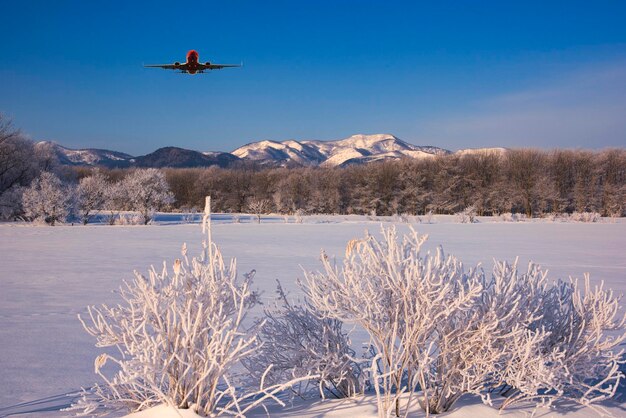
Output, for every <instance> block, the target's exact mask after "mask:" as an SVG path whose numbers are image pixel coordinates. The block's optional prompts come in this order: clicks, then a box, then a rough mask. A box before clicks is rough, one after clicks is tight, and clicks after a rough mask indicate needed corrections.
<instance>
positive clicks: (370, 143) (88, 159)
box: [36, 134, 505, 168]
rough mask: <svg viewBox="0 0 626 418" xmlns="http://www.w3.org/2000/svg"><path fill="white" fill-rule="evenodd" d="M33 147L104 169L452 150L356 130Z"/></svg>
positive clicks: (364, 159) (351, 160)
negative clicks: (131, 149) (185, 143)
mask: <svg viewBox="0 0 626 418" xmlns="http://www.w3.org/2000/svg"><path fill="white" fill-rule="evenodd" d="M36 146H37V147H45V148H47V149H48V150H49V151H50V152H51V153H52V154H54V155H55V156H56V157H57V159H58V161H59V163H60V164H62V165H72V166H104V167H108V168H127V167H154V168H165V167H171V168H191V167H210V166H219V167H223V168H227V167H231V166H234V165H237V164H240V163H245V162H251V163H254V164H256V165H259V166H262V167H292V166H320V167H337V166H346V165H351V164H367V163H370V162H375V161H382V160H397V159H402V158H410V159H423V158H434V157H436V156H437V155H447V154H452V151H449V150H447V149H444V148H440V147H436V146H432V145H413V144H410V143H408V142H406V141H403V140H401V139H399V138H397V137H396V136H394V135H391V134H373V135H366V134H356V135H352V136H350V137H348V138H343V139H339V140H333V141H318V140H299V141H297V140H293V139H289V140H285V141H273V140H269V139H266V140H261V141H256V142H250V143H248V144H245V145H242V146H240V147H238V148H236V149H235V150H233V151H232V152H220V151H195V150H189V149H185V148H180V147H173V146H168V147H161V148H158V149H157V150H155V151H153V152H151V153H148V154H146V155H141V156H132V155H129V154H126V153H122V152H118V151H110V150H105V149H97V148H85V149H72V148H67V147H64V146H62V145H60V144H58V143H56V142H52V141H41V142H38V143H37V144H36ZM504 151H505V149H504V148H478V149H465V150H459V151H457V152H456V153H459V154H460V155H467V154H476V153H493V152H497V153H501V152H504Z"/></svg>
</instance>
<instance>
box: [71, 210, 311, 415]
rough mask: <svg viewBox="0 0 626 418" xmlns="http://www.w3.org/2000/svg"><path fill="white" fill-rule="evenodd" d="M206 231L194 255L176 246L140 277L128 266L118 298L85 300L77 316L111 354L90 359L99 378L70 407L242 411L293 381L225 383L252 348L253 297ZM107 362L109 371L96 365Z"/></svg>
mask: <svg viewBox="0 0 626 418" xmlns="http://www.w3.org/2000/svg"><path fill="white" fill-rule="evenodd" d="M207 207H208V205H207ZM208 212H209V211H208V210H207V213H206V214H205V217H204V222H205V223H204V224H205V225H206V224H207V223H208V222H209V219H210V213H208ZM207 231H208V235H207V241H206V242H205V245H204V251H203V254H202V255H201V256H200V257H198V258H192V259H189V258H188V257H187V250H186V246H183V250H182V260H176V261H175V262H174V263H173V265H172V266H171V267H170V268H168V267H167V266H166V265H165V263H164V265H163V269H162V270H161V271H157V270H156V269H154V268H151V269H150V270H149V272H148V276H144V275H142V274H140V273H137V272H136V273H135V277H134V278H133V279H132V280H131V281H129V282H126V283H125V284H124V285H123V286H122V288H121V289H120V296H121V298H122V303H120V304H118V305H115V306H106V305H103V306H101V307H94V306H92V307H89V310H88V312H89V314H88V316H87V317H86V318H82V317H79V318H80V320H81V322H82V324H83V326H84V327H85V329H86V330H87V332H88V333H89V334H91V335H92V336H94V337H96V340H97V344H96V345H97V346H98V347H115V348H116V349H117V350H116V351H115V352H116V353H118V354H117V355H115V354H109V353H112V352H113V351H108V352H107V353H103V354H100V355H99V356H98V357H97V358H96V360H95V371H96V373H97V374H98V375H99V376H100V377H101V378H102V379H103V380H104V382H105V385H96V386H95V387H94V388H92V389H91V390H90V391H86V392H84V393H83V396H82V397H81V398H80V399H79V401H78V403H77V404H76V405H74V406H73V407H72V409H74V410H80V411H82V412H83V413H84V414H87V415H92V414H97V413H99V412H106V411H107V410H110V409H116V408H118V409H128V410H131V411H136V410H142V409H145V408H148V407H151V406H154V405H156V404H161V403H166V404H169V405H172V406H175V407H178V408H183V409H184V408H191V409H193V410H194V411H195V412H197V413H198V414H200V415H201V416H218V415H222V414H228V415H238V416H243V415H244V414H245V412H246V410H248V409H250V408H252V407H254V406H255V405H258V404H259V403H260V402H262V401H263V400H265V399H267V398H272V399H275V396H274V395H275V394H276V393H277V392H278V391H281V390H284V389H285V387H287V386H288V385H289V384H291V383H297V380H296V381H295V382H288V383H287V384H286V385H274V386H265V382H264V381H263V379H261V389H260V390H258V391H256V392H253V393H240V392H239V391H238V390H237V389H236V388H235V387H234V386H233V385H232V384H231V381H232V380H231V379H232V375H233V370H232V369H233V366H234V365H236V364H238V363H239V362H240V361H241V360H242V359H244V358H245V357H246V356H248V355H250V354H251V353H252V352H254V350H255V349H257V347H258V340H257V336H256V335H255V333H254V332H252V333H248V332H246V329H245V328H244V325H243V323H244V320H245V318H246V315H247V314H248V312H249V310H250V308H252V307H253V306H254V305H255V304H256V303H257V301H258V296H257V294H256V293H255V292H253V291H252V289H251V284H252V278H253V272H251V273H248V274H246V275H244V278H243V280H239V279H238V277H237V268H236V263H235V260H231V261H230V263H227V262H226V261H225V260H224V259H223V257H222V254H221V252H220V251H219V249H218V248H217V246H216V245H215V244H214V243H213V242H212V240H211V233H210V227H209V228H207ZM109 362H110V363H113V365H114V373H113V374H112V375H111V374H110V373H108V372H105V371H104V370H103V368H104V366H105V364H106V363H109ZM307 378H309V376H306V377H304V378H303V379H307ZM245 401H247V402H248V403H247V404H245V405H244V402H245Z"/></svg>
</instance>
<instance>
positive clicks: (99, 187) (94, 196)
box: [76, 171, 108, 225]
mask: <svg viewBox="0 0 626 418" xmlns="http://www.w3.org/2000/svg"><path fill="white" fill-rule="evenodd" d="M107 187H108V184H107V181H106V179H105V178H104V176H103V175H102V174H101V173H100V172H99V171H96V172H95V173H94V174H93V175H91V176H89V177H84V178H82V179H80V182H79V183H78V187H77V188H76V209H77V211H78V215H79V216H80V220H81V222H82V223H83V225H87V223H89V221H90V220H91V219H92V218H93V212H94V211H96V210H100V209H102V208H103V207H104V203H105V202H106V197H107V196H106V190H107Z"/></svg>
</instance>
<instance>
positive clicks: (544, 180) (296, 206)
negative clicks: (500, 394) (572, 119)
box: [0, 115, 626, 223]
mask: <svg viewBox="0 0 626 418" xmlns="http://www.w3.org/2000/svg"><path fill="white" fill-rule="evenodd" d="M96 170H97V171H96ZM42 173H51V175H52V176H51V175H48V174H42ZM42 176H43V177H42ZM44 177H45V178H44ZM53 177H54V178H53ZM55 178H56V179H57V180H55ZM51 182H52V183H54V188H56V189H59V188H61V189H62V188H66V189H64V190H65V191H62V192H60V193H56V195H58V196H60V197H62V198H67V199H65V200H63V199H61V200H63V202H62V204H60V206H61V207H62V208H65V209H64V211H61V215H60V217H61V218H62V217H64V216H65V217H67V216H68V215H69V214H72V213H73V214H74V216H75V217H76V218H77V219H80V220H81V221H83V222H88V221H89V220H90V219H91V218H90V214H93V211H102V210H108V211H109V214H110V216H109V218H108V219H109V220H110V221H111V222H113V221H114V220H115V219H119V212H121V211H124V210H134V211H138V212H140V214H141V216H142V219H141V221H142V222H144V223H145V222H148V221H149V218H150V213H151V212H152V211H154V210H157V209H169V210H176V211H191V210H198V209H199V208H202V205H203V203H204V197H205V196H209V195H210V196H212V198H213V199H212V200H213V202H214V209H215V210H216V211H220V212H232V213H241V212H253V213H282V214H291V213H300V214H304V213H309V214H313V213H324V214H376V215H394V214H411V215H421V214H427V213H429V212H430V213H435V214H454V213H458V212H461V211H463V210H464V209H466V208H468V207H472V208H473V210H475V211H476V213H477V214H478V215H498V214H502V213H523V214H525V215H527V216H529V217H530V216H543V215H545V214H550V213H558V214H563V213H572V212H598V213H600V214H601V215H603V216H624V215H626V205H625V197H626V150H624V149H608V150H603V151H596V152H594V151H587V150H562V149H558V150H552V151H542V150H536V149H513V150H508V151H506V152H504V153H494V152H483V153H475V154H466V155H456V154H450V155H442V156H437V157H434V158H428V159H420V160H413V159H404V160H393V161H383V162H379V163H370V164H367V165H353V166H348V167H292V168H267V167H262V166H258V165H254V164H249V163H245V164H240V165H239V166H236V167H232V168H219V167H216V166H213V167H208V168H189V169H161V170H156V169H149V170H148V171H147V170H137V169H104V168H98V169H94V168H92V167H77V166H74V167H73V166H66V165H61V164H60V163H59V162H58V159H57V157H56V156H55V155H54V153H53V152H51V150H50V149H47V148H45V147H39V146H35V144H33V142H32V141H30V140H28V139H26V138H25V137H24V136H23V135H21V134H20V132H19V131H18V130H16V129H14V128H13V127H12V126H11V124H10V122H9V121H7V119H6V118H4V119H3V118H2V115H0V219H5V220H6V219H16V218H23V219H35V218H41V217H42V216H43V218H46V217H48V218H49V219H52V222H54V219H58V218H57V217H56V216H52V217H51V218H50V215H49V214H46V213H45V211H44V212H43V215H42V211H43V208H44V207H48V208H49V207H50V206H51V203H50V202H49V201H48V202H47V203H45V204H44V203H42V202H39V203H37V199H35V198H33V196H35V195H36V194H37V190H39V192H38V193H39V194H41V195H45V196H54V195H55V193H51V192H49V191H46V192H41V189H42V186H46V187H48V186H50V184H51ZM33 187H34V188H35V190H34V191H31V192H29V194H26V195H25V191H26V190H27V189H28V188H31V189H32V188H33ZM37 187H38V188H39V189H37ZM50 187H52V186H50ZM90 193H91V195H90ZM129 196H136V197H135V198H132V199H131V198H129ZM33 202H35V203H33ZM90 202H93V204H92V203H90ZM37 205H39V207H40V208H41V210H39V212H37V213H35V212H34V211H33V210H31V209H32V207H33V206H35V207H37ZM85 205H87V206H88V207H85ZM57 206H58V205H57ZM29 208H30V209H29ZM81 208H82V209H81ZM85 212H86V213H87V215H85Z"/></svg>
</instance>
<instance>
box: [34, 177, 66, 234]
mask: <svg viewBox="0 0 626 418" xmlns="http://www.w3.org/2000/svg"><path fill="white" fill-rule="evenodd" d="M71 197H72V193H70V191H69V190H68V187H67V186H64V185H63V183H61V180H60V179H59V178H58V177H57V176H56V175H54V174H53V173H50V172H43V173H41V175H40V176H39V177H38V178H36V179H34V180H33V182H32V183H31V185H30V187H27V188H26V189H24V192H23V194H22V206H23V208H24V214H25V215H26V217H27V218H29V219H31V220H34V221H37V220H41V221H43V222H45V223H47V224H49V225H53V226H54V224H55V223H57V222H63V221H65V220H66V218H67V216H68V214H69V211H70V207H71Z"/></svg>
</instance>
